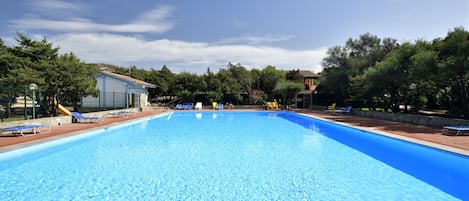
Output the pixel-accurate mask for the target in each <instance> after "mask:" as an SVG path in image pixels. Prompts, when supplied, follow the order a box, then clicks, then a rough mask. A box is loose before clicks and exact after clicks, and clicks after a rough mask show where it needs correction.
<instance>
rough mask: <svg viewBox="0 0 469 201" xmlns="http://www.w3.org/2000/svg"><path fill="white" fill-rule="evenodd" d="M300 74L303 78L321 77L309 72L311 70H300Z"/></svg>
mask: <svg viewBox="0 0 469 201" xmlns="http://www.w3.org/2000/svg"><path fill="white" fill-rule="evenodd" d="M300 74H301V75H302V76H303V77H305V78H306V77H312V78H318V77H319V75H318V74H316V73H314V72H313V71H309V70H300Z"/></svg>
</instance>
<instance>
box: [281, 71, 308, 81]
mask: <svg viewBox="0 0 469 201" xmlns="http://www.w3.org/2000/svg"><path fill="white" fill-rule="evenodd" d="M285 76H286V80H290V81H293V82H298V83H303V82H304V77H303V75H301V73H300V69H296V70H290V71H288V72H287V74H286V75H285Z"/></svg>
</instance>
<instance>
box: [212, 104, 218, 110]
mask: <svg viewBox="0 0 469 201" xmlns="http://www.w3.org/2000/svg"><path fill="white" fill-rule="evenodd" d="M212 108H213V109H214V110H216V109H218V103H217V102H212Z"/></svg>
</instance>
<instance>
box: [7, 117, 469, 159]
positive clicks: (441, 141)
mask: <svg viewBox="0 0 469 201" xmlns="http://www.w3.org/2000/svg"><path fill="white" fill-rule="evenodd" d="M167 111H168V110H160V109H158V110H157V109H155V110H149V111H144V112H137V113H135V114H134V115H132V116H129V117H126V118H105V119H104V121H103V122H101V123H80V124H77V123H74V124H66V125H60V126H54V127H52V129H51V132H49V133H40V134H37V135H27V136H24V137H23V136H2V135H0V152H5V151H8V150H13V149H18V148H21V147H25V146H30V145H33V144H37V143H41V142H45V141H50V140H54V139H57V138H61V137H65V136H69V135H74V134H76V133H79V132H82V131H84V130H88V129H94V128H100V127H106V126H110V125H112V124H117V123H120V122H125V121H131V120H134V119H138V118H143V117H147V116H152V115H156V114H160V113H164V112H167ZM296 112H299V113H302V114H305V115H309V116H312V117H316V118H320V119H324V120H327V121H333V122H337V123H340V124H345V125H349V126H352V127H356V128H359V129H362V130H367V131H372V132H377V133H380V134H383V135H387V136H391V137H395V138H400V139H403V140H408V141H413V142H416V143H420V144H425V145H428V146H433V147H436V148H440V149H445V150H448V151H452V152H456V153H459V154H463V155H468V156H469V136H446V135H442V132H441V129H440V128H433V127H427V126H419V125H414V124H407V123H399V122H392V121H385V120H379V119H371V118H365V117H359V116H352V115H340V116H338V115H333V114H330V113H324V112H322V111H320V110H297V111H296Z"/></svg>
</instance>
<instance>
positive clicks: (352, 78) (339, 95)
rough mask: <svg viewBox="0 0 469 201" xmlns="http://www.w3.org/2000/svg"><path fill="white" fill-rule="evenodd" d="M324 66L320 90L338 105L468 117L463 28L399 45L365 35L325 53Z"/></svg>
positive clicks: (468, 61) (468, 62) (468, 53)
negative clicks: (437, 111) (434, 111)
mask: <svg viewBox="0 0 469 201" xmlns="http://www.w3.org/2000/svg"><path fill="white" fill-rule="evenodd" d="M323 67H324V70H323V72H322V73H321V80H320V84H319V86H318V90H319V91H320V92H321V93H330V94H333V96H334V99H335V101H337V102H341V103H342V104H346V102H351V103H356V104H359V105H366V106H367V107H369V108H370V109H371V110H375V109H376V108H377V107H380V108H384V109H385V110H390V111H392V112H399V111H400V108H399V106H401V105H410V106H413V107H412V108H407V107H406V108H405V111H411V112H416V111H418V110H419V109H422V108H426V109H446V110H448V111H449V114H451V115H454V116H457V117H469V102H468V101H469V32H467V31H466V30H464V28H462V27H458V28H455V29H454V30H451V31H449V32H448V34H447V36H446V37H445V38H437V39H434V40H433V41H425V40H421V39H419V40H416V41H415V42H414V43H411V42H403V43H401V44H399V43H397V40H395V39H391V38H384V39H380V38H378V37H376V36H373V35H370V34H368V33H367V34H364V35H361V36H360V37H359V38H358V39H349V40H348V41H347V42H346V43H345V46H336V47H332V48H329V49H328V51H327V56H326V57H325V58H324V59H323Z"/></svg>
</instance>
